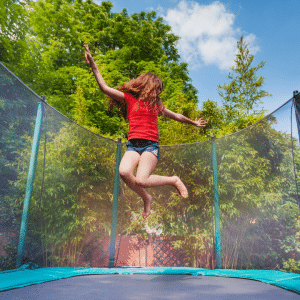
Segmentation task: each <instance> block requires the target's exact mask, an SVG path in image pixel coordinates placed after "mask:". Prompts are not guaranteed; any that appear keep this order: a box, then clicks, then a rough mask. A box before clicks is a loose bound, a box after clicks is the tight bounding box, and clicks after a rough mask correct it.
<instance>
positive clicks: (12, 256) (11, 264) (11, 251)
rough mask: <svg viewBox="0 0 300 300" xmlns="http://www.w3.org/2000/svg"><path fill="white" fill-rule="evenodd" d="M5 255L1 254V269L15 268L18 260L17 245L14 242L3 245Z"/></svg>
mask: <svg viewBox="0 0 300 300" xmlns="http://www.w3.org/2000/svg"><path fill="white" fill-rule="evenodd" d="M3 251H4V252H5V254H6V255H5V256H2V255H1V256H0V271H7V270H13V269H15V268H16V261H17V252H18V249H17V246H16V245H14V244H13V243H8V244H6V245H5V246H4V247H3Z"/></svg>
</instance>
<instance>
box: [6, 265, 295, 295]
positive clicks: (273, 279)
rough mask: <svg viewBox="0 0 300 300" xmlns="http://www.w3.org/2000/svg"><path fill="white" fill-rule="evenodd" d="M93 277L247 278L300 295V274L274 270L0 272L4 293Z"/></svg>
mask: <svg viewBox="0 0 300 300" xmlns="http://www.w3.org/2000/svg"><path fill="white" fill-rule="evenodd" d="M92 274H98V275H99V274H103V275H109V274H128V275H131V274H152V275H155V274H157V275H159V274H165V275H194V276H199V275H203V276H217V277H233V278H244V279H252V280H257V281H261V282H264V283H268V284H272V285H275V286H278V287H281V288H284V289H286V290H289V291H292V292H295V293H297V294H300V274H295V273H290V272H284V271H272V270H228V269H215V270H210V269H200V268H186V267H172V268H164V267H154V268H150V267H119V268H79V267H77V268H75V267H53V268H39V267H38V266H37V265H34V264H27V265H24V266H22V267H21V268H19V269H14V270H9V271H2V272H0V291H5V290H11V289H15V288H20V287H25V286H28V285H33V284H39V283H43V282H48V281H53V280H58V279H63V278H69V277H74V276H82V275H92Z"/></svg>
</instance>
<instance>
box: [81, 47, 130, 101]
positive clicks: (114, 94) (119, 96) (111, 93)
mask: <svg viewBox="0 0 300 300" xmlns="http://www.w3.org/2000/svg"><path fill="white" fill-rule="evenodd" d="M84 48H85V59H86V61H87V63H88V65H89V66H90V67H91V68H92V70H93V73H94V75H95V78H96V80H97V82H98V85H99V87H100V90H101V91H102V92H103V93H104V94H106V95H107V96H108V97H110V98H112V99H115V100H118V101H123V100H124V99H125V96H124V93H123V92H120V91H118V90H116V89H114V88H111V87H109V86H107V84H106V82H105V81H104V79H103V77H102V76H101V74H100V72H99V70H98V68H97V65H96V64H95V62H94V60H93V57H92V55H91V54H90V50H89V46H88V45H84Z"/></svg>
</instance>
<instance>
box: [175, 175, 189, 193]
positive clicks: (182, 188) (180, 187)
mask: <svg viewBox="0 0 300 300" xmlns="http://www.w3.org/2000/svg"><path fill="white" fill-rule="evenodd" d="M174 177H175V178H176V182H175V185H174V186H175V187H176V188H177V190H178V192H179V193H180V194H181V196H182V197H183V198H187V197H188V196H189V193H188V190H187V188H186V187H185V185H184V183H183V182H182V181H181V180H180V178H179V177H178V176H174Z"/></svg>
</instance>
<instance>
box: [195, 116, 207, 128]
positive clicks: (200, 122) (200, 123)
mask: <svg viewBox="0 0 300 300" xmlns="http://www.w3.org/2000/svg"><path fill="white" fill-rule="evenodd" d="M195 122H196V124H195V126H196V127H205V126H206V124H207V122H206V121H204V120H203V119H202V118H200V119H198V120H197V118H196V120H195Z"/></svg>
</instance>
